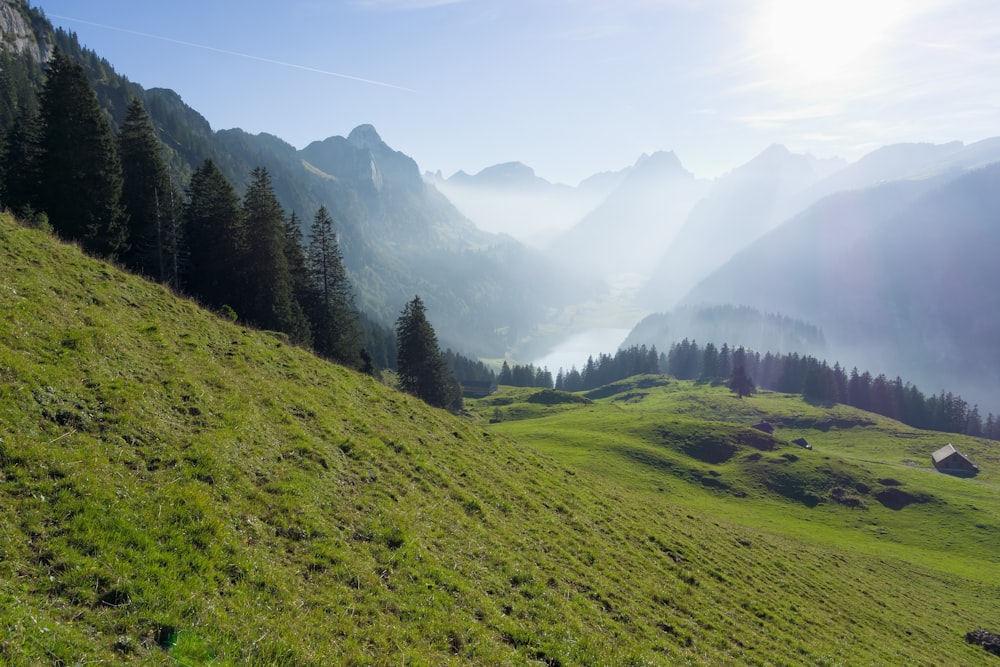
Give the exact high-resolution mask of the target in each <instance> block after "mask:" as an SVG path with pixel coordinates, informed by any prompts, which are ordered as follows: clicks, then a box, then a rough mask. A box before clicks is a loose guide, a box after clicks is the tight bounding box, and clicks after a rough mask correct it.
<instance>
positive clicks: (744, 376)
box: [729, 364, 757, 398]
mask: <svg viewBox="0 0 1000 667" xmlns="http://www.w3.org/2000/svg"><path fill="white" fill-rule="evenodd" d="M729 389H730V390H731V391H732V392H733V393H734V394H736V395H737V396H738V397H740V398H743V397H744V396H750V395H751V394H754V393H756V392H757V387H755V386H754V383H753V378H751V377H750V374H749V373H747V369H746V367H745V366H744V365H743V364H737V365H736V366H735V367H734V368H733V376H732V377H731V378H729Z"/></svg>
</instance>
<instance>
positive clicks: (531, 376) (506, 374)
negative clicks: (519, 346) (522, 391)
mask: <svg viewBox="0 0 1000 667" xmlns="http://www.w3.org/2000/svg"><path fill="white" fill-rule="evenodd" d="M497 381H498V383H499V384H506V385H510V386H513V387H544V388H546V389H551V388H552V373H551V372H550V371H549V369H548V368H535V366H534V364H523V365H522V364H514V365H513V366H509V365H508V364H507V362H506V361H504V362H503V366H501V368H500V376H499V377H498V378H497Z"/></svg>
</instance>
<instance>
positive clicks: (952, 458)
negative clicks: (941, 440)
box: [931, 443, 979, 475]
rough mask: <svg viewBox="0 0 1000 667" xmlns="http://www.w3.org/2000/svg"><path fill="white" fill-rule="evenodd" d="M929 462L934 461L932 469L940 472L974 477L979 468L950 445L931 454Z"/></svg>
mask: <svg viewBox="0 0 1000 667" xmlns="http://www.w3.org/2000/svg"><path fill="white" fill-rule="evenodd" d="M931 460H932V461H934V467H935V468H937V469H938V470H939V471H941V472H947V473H953V474H954V473H958V474H964V475H975V474H976V473H977V472H979V467H978V466H977V465H976V464H975V463H973V462H972V461H971V460H970V459H969V457H968V456H966V455H965V454H963V453H962V452H960V451H958V450H957V449H955V445H953V444H951V443H948V444H947V445H945V446H944V447H942V448H941V449H939V450H937V451H936V452H934V453H933V454H931Z"/></svg>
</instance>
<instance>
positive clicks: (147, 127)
mask: <svg viewBox="0 0 1000 667" xmlns="http://www.w3.org/2000/svg"><path fill="white" fill-rule="evenodd" d="M118 154H119V156H120V158H121V164H122V176H123V182H122V207H123V208H124V210H125V213H126V214H127V216H128V221H129V250H128V252H127V253H126V254H125V256H124V259H125V262H126V264H128V265H129V266H130V267H131V268H133V269H135V270H137V271H141V272H142V273H145V274H146V275H148V276H152V277H154V278H156V279H157V280H159V281H160V282H170V283H173V284H176V275H175V273H174V266H175V264H176V262H175V258H176V255H177V244H178V243H179V241H180V239H179V238H177V237H178V228H177V225H176V224H175V222H176V221H175V218H174V217H173V216H172V212H173V202H174V193H173V187H172V185H171V182H170V178H169V177H168V176H167V168H166V165H165V164H164V162H163V157H162V155H161V153H160V142H159V140H158V139H157V138H156V133H155V132H154V131H153V124H152V122H151V121H150V119H149V115H148V114H147V113H146V109H145V107H143V105H142V102H140V101H139V100H138V99H137V98H135V99H133V100H132V102H131V103H130V104H129V107H128V112H127V113H126V115H125V120H124V121H123V122H122V125H121V128H120V129H119V132H118Z"/></svg>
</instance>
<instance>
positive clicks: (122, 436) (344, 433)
mask: <svg viewBox="0 0 1000 667" xmlns="http://www.w3.org/2000/svg"><path fill="white" fill-rule="evenodd" d="M0 265H2V266H3V272H2V273H0V309H2V317H0V503H2V506H3V508H4V511H3V512H2V513H0V624H2V626H3V627H4V628H5V632H4V633H3V634H2V636H0V663H3V664H9V665H37V664H118V663H127V662H134V663H136V664H149V665H177V664H181V665H329V664H344V665H369V664H377V665H382V664H385V665H389V664H394V665H395V664H409V665H441V664H455V665H458V664H462V665H466V664H483V665H661V664H662V665H684V664H689V665H699V664H710V665H802V664H809V665H830V666H832V665H901V664H906V665H968V664H980V663H982V662H984V661H986V660H987V659H994V658H991V657H990V656H988V655H987V654H986V653H985V652H983V650H982V649H981V648H978V647H975V646H970V645H968V644H966V643H965V642H964V640H963V636H964V634H965V633H966V632H967V631H969V630H972V629H974V628H978V627H986V628H994V629H995V628H997V627H998V626H1000V587H998V584H1000V581H998V579H1000V576H998V575H997V571H998V568H997V555H996V554H995V553H994V552H993V550H992V545H995V544H996V543H997V539H996V538H997V535H998V529H1000V516H998V505H1000V503H998V501H997V492H996V491H997V490H996V488H995V486H993V485H996V484H997V479H998V477H997V475H998V471H1000V461H998V460H997V453H996V449H995V446H994V443H988V442H986V441H976V440H969V439H963V438H952V437H951V436H949V437H948V439H949V440H952V441H953V442H954V443H955V445H956V446H958V447H959V448H960V449H962V450H963V451H967V453H969V454H970V456H972V457H973V459H974V460H976V461H977V463H979V465H980V467H981V469H982V472H981V473H980V475H979V476H978V477H977V478H976V479H971V480H969V479H965V480H960V479H955V478H950V477H947V476H943V475H940V474H938V473H936V472H934V471H932V470H930V469H929V451H930V449H931V448H933V447H934V445H935V444H937V443H939V442H940V441H941V439H942V437H943V436H941V435H940V434H933V433H921V432H918V431H913V430H911V429H906V428H905V427H902V426H900V425H899V424H895V423H893V422H889V421H887V420H883V419H881V418H877V417H874V416H872V415H867V414H865V413H859V412H857V411H852V410H847V409H844V408H839V407H834V408H825V407H821V406H809V405H807V404H805V403H802V402H801V401H800V400H798V399H795V398H792V397H787V396H779V395H770V394H763V395H759V396H754V397H751V398H748V399H744V400H742V401H739V400H737V399H735V398H734V397H732V396H731V395H729V394H728V392H726V391H725V390H724V389H722V388H718V387H715V388H713V387H709V386H696V385H691V384H685V383H679V382H677V381H674V380H670V379H665V378H658V377H644V378H635V379H633V380H631V381H630V382H628V383H622V384H621V385H618V386H612V387H609V388H605V389H603V390H599V391H598V392H597V393H595V394H591V395H590V396H583V395H581V396H573V397H568V396H561V395H558V394H556V393H555V392H552V393H550V394H543V395H541V396H540V397H537V391H536V390H532V391H528V390H513V389H505V390H504V391H502V392H501V393H499V394H497V395H494V396H491V397H489V398H487V399H483V400H482V401H479V402H475V403H472V402H470V409H469V414H468V415H466V416H464V417H456V416H453V415H451V414H448V413H446V412H444V411H441V410H437V409H433V408H429V407H427V406H426V405H424V404H422V403H420V402H419V401H417V400H415V399H413V398H411V397H409V396H406V395H404V394H401V393H399V392H397V391H396V390H394V389H392V388H391V387H387V386H385V385H383V384H381V383H379V382H377V381H376V380H375V379H373V378H370V377H367V376H364V375H360V374H358V373H355V372H352V371H349V370H346V369H344V368H342V367H339V366H336V365H333V364H330V363H327V362H324V361H322V360H320V359H318V358H316V357H314V356H313V355H311V354H308V353H307V352H305V351H303V350H301V349H298V348H296V347H294V346H291V345H289V344H288V343H287V342H286V341H285V340H284V339H283V338H282V337H281V336H279V335H275V334H273V333H269V332H262V331H255V330H251V329H248V328H245V327H242V326H240V324H239V322H237V323H235V324H234V323H231V322H228V321H226V320H224V319H223V318H220V317H217V316H215V315H214V314H212V313H209V312H207V311H205V310H203V309H201V308H199V307H198V306H197V304H195V303H193V302H191V301H189V300H185V299H181V298H178V297H177V296H175V295H173V294H171V293H170V292H168V291H167V290H166V289H164V288H162V287H160V286H157V285H154V284H151V283H149V282H147V281H145V280H143V279H141V278H138V277H135V276H131V275H128V274H125V273H123V272H121V271H119V270H118V269H116V268H115V267H113V266H110V265H108V264H106V263H102V262H99V261H96V260H94V259H91V258H88V257H86V256H84V255H83V254H82V253H80V252H79V250H78V249H76V248H75V247H72V246H68V245H64V244H61V243H58V242H57V241H55V240H53V239H52V238H51V237H49V236H48V235H46V234H44V233H42V232H39V231H35V230H29V229H25V228H23V227H21V226H19V225H18V224H17V223H16V222H14V221H13V220H11V219H10V218H8V217H0ZM498 409H499V411H500V415H501V418H502V421H500V422H499V423H495V424H490V423H489V422H490V419H492V418H494V416H495V414H496V411H497V410H498ZM762 417H768V418H771V419H772V420H774V422H775V424H776V425H778V424H779V422H780V425H779V427H778V429H777V431H776V433H775V437H771V436H765V435H763V434H760V433H759V432H758V431H754V430H753V429H750V428H749V427H748V424H749V423H753V422H754V421H756V420H758V419H760V418H762ZM800 435H804V436H805V437H807V438H808V439H809V441H810V442H811V443H812V444H813V447H814V448H813V450H811V451H806V450H802V449H801V448H798V447H796V446H794V445H791V444H789V442H788V441H789V439H790V438H792V437H798V436H800ZM887 480H892V481H891V482H890V481H887ZM864 488H867V491H864V490H863V489H864ZM886 488H896V489H902V490H904V491H906V492H907V493H908V494H909V495H911V496H912V497H914V498H917V499H918V501H914V502H913V503H911V504H909V505H907V506H906V507H903V508H902V509H899V510H893V509H889V508H888V507H886V506H884V505H883V504H882V503H881V502H879V501H878V500H877V498H876V497H877V495H878V494H879V493H880V492H881V491H883V490H884V489H886ZM836 489H841V490H842V491H843V492H840V491H836ZM836 498H839V500H838V499H836ZM849 498H856V499H857V502H856V503H854V502H853V501H851V500H850V499H849Z"/></svg>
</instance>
